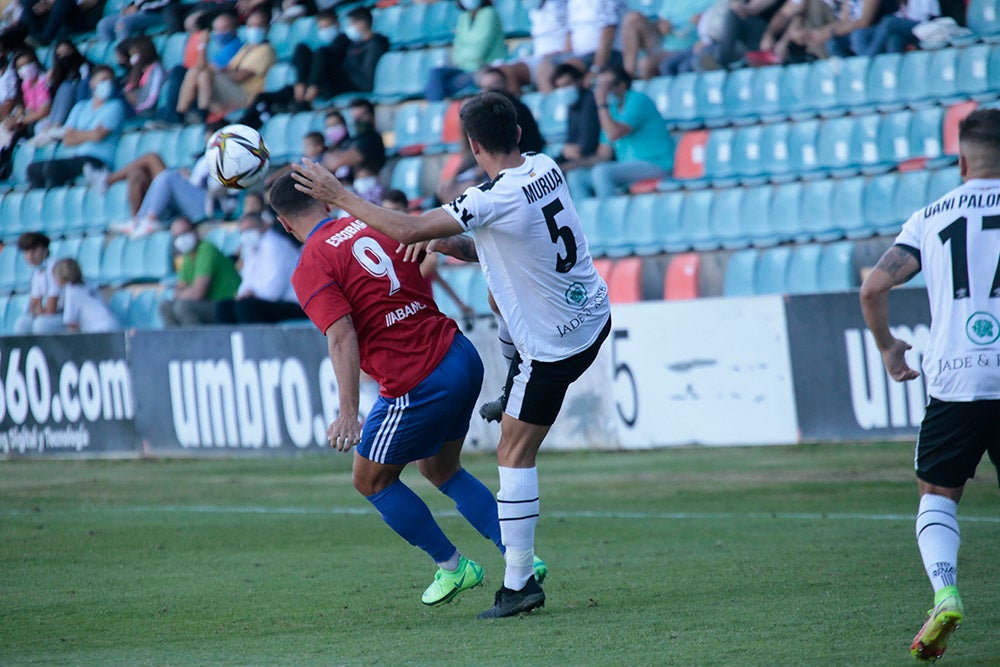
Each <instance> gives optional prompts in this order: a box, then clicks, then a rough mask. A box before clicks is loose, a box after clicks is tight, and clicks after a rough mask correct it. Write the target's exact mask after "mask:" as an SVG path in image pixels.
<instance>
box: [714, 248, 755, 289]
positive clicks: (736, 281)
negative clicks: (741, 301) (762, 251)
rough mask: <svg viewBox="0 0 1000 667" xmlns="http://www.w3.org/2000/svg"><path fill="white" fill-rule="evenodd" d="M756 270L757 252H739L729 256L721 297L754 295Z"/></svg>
mask: <svg viewBox="0 0 1000 667" xmlns="http://www.w3.org/2000/svg"><path fill="white" fill-rule="evenodd" d="M756 268H757V251H756V250H752V249H751V250H740V251H737V252H734V253H733V254H731V255H730V256H729V260H728V261H727V262H726V273H725V277H724V278H723V282H722V295H723V296H751V295H752V294H753V293H754V274H755V273H756Z"/></svg>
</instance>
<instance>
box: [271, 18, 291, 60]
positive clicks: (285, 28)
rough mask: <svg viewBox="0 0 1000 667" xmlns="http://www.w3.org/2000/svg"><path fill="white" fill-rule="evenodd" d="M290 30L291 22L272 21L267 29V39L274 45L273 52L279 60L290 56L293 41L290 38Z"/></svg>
mask: <svg viewBox="0 0 1000 667" xmlns="http://www.w3.org/2000/svg"><path fill="white" fill-rule="evenodd" d="M291 30H292V24H291V23H287V22H285V21H273V22H272V23H271V27H270V28H269V29H268V31H267V41H269V42H270V43H271V46H273V47H274V53H275V55H277V56H278V60H279V61H285V60H289V59H290V58H291V57H292V50H293V49H294V48H295V42H294V41H293V40H292V39H291V36H290V33H291Z"/></svg>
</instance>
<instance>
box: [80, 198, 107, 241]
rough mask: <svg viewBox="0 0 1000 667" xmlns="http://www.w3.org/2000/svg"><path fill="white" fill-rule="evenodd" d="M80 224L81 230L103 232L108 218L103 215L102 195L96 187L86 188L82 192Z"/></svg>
mask: <svg viewBox="0 0 1000 667" xmlns="http://www.w3.org/2000/svg"><path fill="white" fill-rule="evenodd" d="M81 224H82V226H83V231H87V232H94V233H98V232H99V233H104V230H105V228H106V227H107V225H108V220H107V218H106V217H105V215H104V195H102V194H101V193H100V192H98V191H97V189H96V188H88V189H87V190H86V191H85V192H84V194H83V209H82V217H81Z"/></svg>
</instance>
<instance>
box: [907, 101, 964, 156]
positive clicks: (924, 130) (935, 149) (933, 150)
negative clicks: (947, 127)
mask: <svg viewBox="0 0 1000 667" xmlns="http://www.w3.org/2000/svg"><path fill="white" fill-rule="evenodd" d="M943 126H944V109H942V108H941V107H933V108H930V109H921V110H920V111H915V112H914V113H913V116H911V117H910V153H911V154H912V155H913V156H914V157H924V158H927V159H928V160H929V162H928V166H931V165H935V164H938V163H941V164H940V166H944V165H945V164H951V163H953V162H954V160H953V159H952V158H950V157H945V158H942V156H943V155H944V150H943V148H942V143H943V142H942V137H941V129H942V127H943Z"/></svg>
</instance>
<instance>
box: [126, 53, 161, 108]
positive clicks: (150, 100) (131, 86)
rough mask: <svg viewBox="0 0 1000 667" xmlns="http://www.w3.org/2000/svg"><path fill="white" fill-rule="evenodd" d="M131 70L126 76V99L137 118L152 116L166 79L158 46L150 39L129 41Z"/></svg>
mask: <svg viewBox="0 0 1000 667" xmlns="http://www.w3.org/2000/svg"><path fill="white" fill-rule="evenodd" d="M128 52H129V70H128V73H127V74H126V75H125V85H124V89H125V99H126V100H127V101H128V103H129V104H130V105H132V110H133V111H135V115H137V116H151V115H152V114H153V113H154V112H155V111H156V102H157V100H158V99H159V97H160V89H161V88H162V87H163V81H164V79H165V78H166V72H165V71H164V69H163V65H162V64H160V56H159V54H157V53H156V46H154V45H153V40H151V39H150V38H149V37H146V36H142V37H136V38H134V39H132V40H129V45H128Z"/></svg>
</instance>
